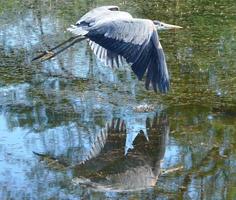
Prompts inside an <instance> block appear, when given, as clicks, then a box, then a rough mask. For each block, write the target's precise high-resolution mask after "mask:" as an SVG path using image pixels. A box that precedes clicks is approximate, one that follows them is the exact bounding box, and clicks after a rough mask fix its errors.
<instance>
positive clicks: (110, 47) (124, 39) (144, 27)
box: [85, 19, 169, 92]
mask: <svg viewBox="0 0 236 200" xmlns="http://www.w3.org/2000/svg"><path fill="white" fill-rule="evenodd" d="M85 36H86V37H88V38H89V40H91V41H93V42H94V43H96V45H99V46H100V48H103V49H104V51H106V56H104V57H106V63H107V64H108V65H110V66H112V67H113V66H114V63H116V61H117V60H120V59H121V60H122V58H125V60H126V62H128V63H130V64H131V68H132V70H133V71H134V73H135V74H136V75H137V77H138V79H139V80H141V79H142V78H143V76H144V74H145V72H147V75H146V83H145V86H146V88H147V89H148V88H149V85H150V84H152V86H153V89H154V90H155V91H157V88H158V89H159V91H160V92H167V91H168V89H169V75H168V70H167V65H166V60H165V55H164V52H163V49H162V47H161V44H160V41H159V38H158V34H157V31H156V29H155V27H154V24H153V22H152V21H150V20H143V19H127V20H110V21H109V20H107V21H105V22H103V23H98V24H97V25H96V26H94V27H91V28H89V30H88V33H87V34H86V35H85ZM96 45H95V46H96ZM91 47H92V49H93V44H92V45H91ZM94 53H95V54H96V55H97V56H98V53H97V51H94ZM119 56H120V57H119ZM98 57H99V56H98ZM119 63H120V62H118V65H119Z"/></svg>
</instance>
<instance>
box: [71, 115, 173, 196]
mask: <svg viewBox="0 0 236 200" xmlns="http://www.w3.org/2000/svg"><path fill="white" fill-rule="evenodd" d="M146 129H147V130H146V131H147V135H148V139H147V137H146V136H145V134H144V132H143V131H140V133H139V134H138V135H136V137H135V138H134V140H133V141H132V143H133V144H132V145H133V147H134V148H133V149H129V150H128V152H127V154H126V155H125V151H126V147H125V146H126V145H125V144H127V142H126V140H127V134H126V129H125V123H124V122H123V121H122V120H120V119H117V120H112V122H111V123H109V124H108V125H107V126H106V131H107V134H106V135H107V137H102V136H103V135H104V134H101V135H100V136H101V138H99V139H98V141H99V142H97V144H96V146H94V147H95V148H94V149H91V152H90V155H91V157H90V158H89V157H88V159H87V161H85V162H84V163H83V164H79V165H77V166H75V168H74V170H73V171H74V176H75V177H76V178H74V179H73V182H74V183H75V184H79V185H82V186H86V187H89V188H90V187H91V188H93V189H94V190H99V191H107V190H108V191H118V192H119V191H120V192H121V191H135V190H142V189H146V188H148V187H152V186H154V185H156V182H157V180H158V177H159V175H160V172H161V161H162V159H163V157H164V154H165V144H166V140H167V136H168V134H169V124H168V119H167V116H166V114H165V113H163V112H162V113H161V114H160V115H156V116H155V117H154V118H153V119H150V118H147V119H146ZM104 131H105V130H103V132H104ZM96 149H99V150H101V151H100V153H99V155H98V156H96V157H93V156H92V155H95V154H94V153H93V152H94V151H95V152H97V150H96Z"/></svg>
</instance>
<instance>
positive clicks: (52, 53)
mask: <svg viewBox="0 0 236 200" xmlns="http://www.w3.org/2000/svg"><path fill="white" fill-rule="evenodd" d="M54 55H55V53H54V52H53V51H45V55H43V56H42V57H41V58H40V60H41V62H43V61H46V60H49V59H50V58H52V57H54Z"/></svg>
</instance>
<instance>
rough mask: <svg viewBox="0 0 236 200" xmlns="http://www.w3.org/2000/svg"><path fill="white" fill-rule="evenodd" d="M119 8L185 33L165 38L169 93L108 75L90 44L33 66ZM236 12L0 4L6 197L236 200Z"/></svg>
mask: <svg viewBox="0 0 236 200" xmlns="http://www.w3.org/2000/svg"><path fill="white" fill-rule="evenodd" d="M107 4H116V5H119V6H120V7H121V8H122V9H124V10H127V11H129V12H130V13H132V14H133V15H134V16H136V17H143V18H150V19H159V20H162V21H165V22H167V23H172V24H177V25H180V26H183V27H184V29H183V30H181V31H178V32H161V33H160V34H159V35H160V38H161V43H162V46H163V48H164V50H165V53H166V57H167V63H168V67H169V71H170V74H171V90H170V92H169V93H168V94H166V95H161V94H159V93H157V94H155V93H154V92H153V91H145V90H144V83H143V82H138V81H137V79H136V77H135V76H134V74H133V73H132V72H131V70H130V69H129V68H127V67H123V68H121V69H119V70H112V69H110V68H108V67H106V66H104V65H103V64H102V63H100V62H99V61H98V60H97V59H96V58H95V57H94V56H93V54H92V52H91V50H90V48H89V45H88V44H87V42H86V41H84V42H81V43H80V44H76V45H74V46H73V47H72V48H70V49H69V50H68V51H66V52H64V53H63V54H60V55H59V56H58V57H56V58H55V59H53V60H52V61H48V62H44V63H31V62H30V60H31V59H32V57H34V56H35V55H37V53H38V52H39V51H42V50H45V49H48V48H49V47H52V46H54V45H56V44H57V43H59V42H62V41H63V40H65V39H66V38H68V37H69V36H70V34H69V33H66V31H65V30H66V28H67V27H68V26H69V25H70V24H72V23H74V22H76V20H77V19H78V18H79V17H80V16H82V15H83V14H84V13H85V12H86V11H88V10H90V9H91V8H94V7H96V6H100V5H107ZM235 10H236V4H235V2H234V1H233V0H230V1H227V2H225V1H223V0H217V1H214V2H212V1H204V2H202V1H193V0H192V1H173V2H169V3H168V2H166V1H148V2H147V1H141V0H135V1H128V2H127V1H101V0H99V1H73V0H69V1H63V0H60V1H42V2H38V1H23V2H19V1H15V0H10V1H0V58H1V59H0V198H1V199H4V200H5V199H235V198H236V176H235V175H236V143H235V138H236V123H235V121H236V79H235V77H236V76H235V75H236V59H235V58H236V41H235V37H236V26H235V22H236V15H235ZM146 107H148V108H149V109H147V110H145V109H144V110H145V112H141V111H142V109H141V110H140V108H146ZM33 152H35V153H36V154H37V153H40V154H42V155H39V156H38V155H36V154H34V153H33ZM171 169H179V170H176V171H174V170H173V172H171ZM168 170H169V172H168ZM165 172H168V173H165Z"/></svg>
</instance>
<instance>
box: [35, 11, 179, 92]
mask: <svg viewBox="0 0 236 200" xmlns="http://www.w3.org/2000/svg"><path fill="white" fill-rule="evenodd" d="M178 28H182V27H180V26H176V25H171V24H166V23H163V22H160V21H157V20H154V21H152V20H149V19H140V18H133V17H132V16H131V15H130V14H129V13H128V12H124V11H120V9H119V7H118V6H102V7H98V8H95V9H92V10H91V11H89V12H88V13H86V14H85V15H84V16H82V17H81V18H80V19H79V20H78V21H77V22H76V24H75V25H71V27H69V28H68V29H67V30H68V31H69V32H71V33H72V34H74V35H75V36H73V37H71V38H69V39H68V40H67V41H65V42H63V43H61V44H59V45H57V46H56V47H54V48H52V49H49V50H48V51H45V52H43V53H42V54H40V55H39V56H37V57H35V58H34V59H33V60H37V59H41V60H42V61H44V60H48V59H50V58H52V57H54V56H56V55H57V54H59V53H61V52H62V51H64V50H65V49H67V48H69V47H70V46H72V45H73V44H75V43H77V42H79V41H81V40H84V39H87V40H88V42H89V45H90V46H91V49H92V50H93V52H94V54H95V55H96V56H97V58H98V59H100V60H101V61H102V62H103V63H104V64H105V65H107V66H110V67H112V68H113V67H119V66H121V65H122V64H123V63H124V61H125V62H127V63H128V64H130V66H131V69H132V70H133V72H134V73H135V75H136V76H137V77H138V79H139V80H141V79H142V78H143V76H144V74H145V73H146V81H145V87H146V89H149V86H150V85H152V87H153V89H154V91H155V92H157V89H159V91H160V92H161V93H166V92H167V91H168V90H169V85H170V79H169V73H168V69H167V64H166V59H165V54H164V51H163V49H162V46H161V43H160V40H159V36H158V33H157V30H168V29H178ZM68 42H70V44H69V45H66V46H65V47H63V48H62V49H60V50H59V51H57V52H54V50H56V49H58V48H59V47H61V46H63V45H65V44H66V43H68Z"/></svg>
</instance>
